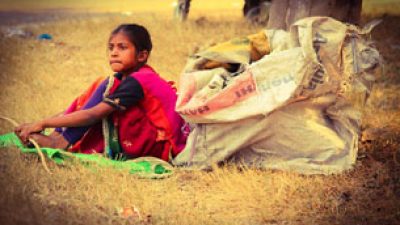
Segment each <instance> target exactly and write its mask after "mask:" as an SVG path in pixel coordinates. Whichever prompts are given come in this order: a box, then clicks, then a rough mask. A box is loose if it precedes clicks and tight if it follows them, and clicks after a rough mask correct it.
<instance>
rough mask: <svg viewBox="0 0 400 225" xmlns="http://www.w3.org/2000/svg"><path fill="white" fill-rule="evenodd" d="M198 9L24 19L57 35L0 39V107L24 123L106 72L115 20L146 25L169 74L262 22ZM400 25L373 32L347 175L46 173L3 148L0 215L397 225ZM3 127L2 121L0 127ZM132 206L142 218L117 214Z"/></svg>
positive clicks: (40, 219) (44, 220) (155, 62)
mask: <svg viewBox="0 0 400 225" xmlns="http://www.w3.org/2000/svg"><path fill="white" fill-rule="evenodd" d="M226 15H230V16H229V17H226ZM202 16H204V15H203V14H202V13H200V12H198V13H194V14H193V15H192V16H191V19H190V20H189V21H188V22H187V23H185V24H181V25H178V24H176V23H175V22H174V21H172V19H171V18H170V14H169V12H168V13H166V12H165V13H163V12H157V13H134V14H133V15H131V16H124V15H119V14H109V15H97V16H91V17H87V16H86V17H79V16H78V17H75V18H71V17H65V18H64V17H60V18H59V19H57V20H56V21H52V22H45V23H29V24H24V25H21V27H22V28H23V29H26V30H30V31H32V32H33V33H34V34H40V33H51V34H52V35H53V37H54V40H53V41H38V40H35V39H33V38H28V39H22V38H1V39H0V49H1V50H2V51H1V55H0V79H1V88H0V96H1V107H0V115H3V116H8V117H12V118H14V119H16V120H17V121H19V122H28V121H32V120H37V119H40V118H42V117H45V116H49V115H52V114H55V113H58V112H60V111H61V110H63V109H64V108H65V107H66V106H67V105H68V103H69V102H70V101H71V100H72V99H73V98H74V97H75V96H76V95H77V93H80V91H82V90H83V89H84V88H85V87H86V86H87V85H88V84H89V83H91V81H93V80H94V79H95V78H96V77H98V76H106V75H108V74H110V73H111V71H110V69H109V68H108V65H107V60H106V54H105V49H106V41H107V39H108V34H109V32H110V31H111V30H112V28H114V27H115V26H117V25H118V24H120V23H126V22H136V23H140V24H143V25H145V26H146V27H148V28H149V30H150V32H151V34H152V37H153V41H154V52H153V53H152V56H151V60H150V64H151V65H152V66H154V67H155V68H156V70H157V71H158V72H160V73H161V74H162V75H163V76H164V77H166V78H167V79H172V80H177V79H178V76H179V73H180V71H181V70H182V68H183V66H184V64H185V60H186V58H187V56H189V55H190V54H191V53H192V52H193V51H194V50H195V49H196V48H199V47H202V46H204V45H207V44H210V43H213V42H219V41H223V40H227V39H230V38H232V37H236V36H243V35H247V34H250V33H253V32H255V31H258V30H259V29H261V27H254V26H250V25H248V24H246V23H245V22H244V21H242V18H241V15H240V13H236V11H228V12H225V13H224V14H223V15H220V14H212V15H209V14H208V15H206V17H205V18H204V17H202ZM399 30H400V18H398V17H387V18H386V19H385V20H384V23H383V24H382V25H381V26H380V27H379V28H378V29H377V30H376V31H375V32H374V34H373V36H374V38H375V39H376V40H377V41H378V43H377V44H378V46H379V49H380V50H381V52H382V53H383V55H384V58H385V60H386V66H385V68H386V69H385V71H386V72H385V73H384V74H383V75H382V76H381V77H379V79H378V81H377V83H376V86H375V89H374V91H373V92H372V94H371V98H370V101H369V102H368V105H367V107H366V108H365V116H364V123H363V127H364V128H365V129H370V131H371V135H372V136H373V138H371V139H369V140H366V141H364V142H361V141H360V144H361V148H360V154H359V155H360V157H359V160H358V161H357V163H356V165H355V168H354V169H353V170H352V171H349V172H347V173H344V174H341V175H334V176H304V175H298V174H295V173H284V172H279V171H269V170H268V171H260V170H254V169H249V168H237V167H232V166H226V167H222V168H215V169H214V170H213V171H212V172H201V171H192V172H189V171H177V172H176V174H175V175H174V176H172V177H170V178H168V179H164V180H145V179H139V178H136V177H134V176H132V175H128V174H127V173H124V172H116V171H112V170H109V169H103V168H95V169H87V168H85V167H84V166H82V165H78V164H72V165H71V166H56V165H54V164H52V163H50V169H51V170H52V171H53V172H54V174H53V175H51V176H50V175H48V174H47V173H46V172H45V170H44V169H43V168H42V166H41V164H40V163H39V162H38V157H36V156H32V155H22V154H21V153H19V152H18V150H16V149H13V148H10V149H1V151H0V190H1V194H0V223H1V224H396V223H397V224H399V223H400V166H399V164H396V162H395V157H394V156H395V155H396V152H397V155H398V159H400V150H399V148H400V140H399V136H400V135H399V131H400V119H399V118H400V110H399V97H400V96H399V95H400V94H399V92H398V90H397V89H398V88H399V86H400V79H399V76H400V72H399V69H400V64H399V61H398V57H399V56H400V50H399V46H398V40H400V35H399ZM374 129H375V130H376V131H377V132H378V134H374V133H373V132H372V131H375V130H374ZM11 130H12V127H11V125H9V124H8V123H6V122H3V121H0V133H5V132H9V131H11ZM133 206H134V207H136V208H137V209H139V212H140V215H141V218H136V217H135V218H130V219H126V218H123V217H122V216H121V215H120V214H119V213H118V211H119V209H120V208H123V207H133Z"/></svg>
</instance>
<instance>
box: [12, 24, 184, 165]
mask: <svg viewBox="0 0 400 225" xmlns="http://www.w3.org/2000/svg"><path fill="white" fill-rule="evenodd" d="M151 49H152V43H151V38H150V35H149V33H148V31H147V30H146V28H144V27H143V26H140V25H137V24H123V25H120V26H119V27H117V28H116V29H115V30H114V31H113V32H112V33H111V35H110V38H109V43H108V56H109V63H110V66H111V69H112V70H113V71H114V72H116V73H115V75H114V76H113V77H110V78H108V79H106V80H104V81H102V82H97V83H100V84H99V85H97V84H95V85H94V86H92V87H91V88H90V89H89V90H92V91H89V92H88V93H86V96H89V98H87V99H88V100H84V101H83V103H82V101H81V100H82V99H80V98H78V99H76V100H75V101H74V102H73V103H72V105H71V106H70V107H69V108H68V110H67V111H66V112H65V113H64V115H62V116H59V117H52V118H46V119H44V120H42V121H38V122H35V123H31V124H23V125H21V126H19V127H17V128H16V129H15V132H16V134H17V135H18V136H19V137H20V139H21V140H22V141H23V142H24V143H25V144H26V143H27V142H28V138H29V137H31V138H33V139H35V140H37V141H38V143H39V145H41V146H43V147H52V148H64V149H66V148H69V149H70V150H71V151H79V152H83V153H93V152H97V153H100V152H104V153H105V154H106V155H107V156H109V157H112V158H115V157H118V158H120V157H124V158H127V159H129V158H136V157H140V156H154V157H158V158H161V159H163V160H166V161H168V160H169V159H170V156H173V157H174V156H175V155H177V154H178V153H179V152H180V151H181V150H182V149H183V147H184V145H185V142H186V135H184V133H183V131H182V129H181V128H182V127H183V125H184V121H183V120H182V118H181V117H180V116H179V115H178V114H177V113H176V112H175V102H176V98H177V96H176V93H175V91H174V89H173V88H172V87H171V85H170V84H169V83H168V82H166V81H165V80H163V79H162V78H161V77H160V76H159V75H158V74H157V73H156V72H155V71H154V70H153V69H152V68H151V67H150V66H149V65H147V64H146V62H147V59H148V57H149V54H150V52H151ZM93 90H94V91H93ZM82 105H83V106H82ZM52 127H55V128H56V130H55V132H54V133H53V134H52V135H50V136H45V135H42V134H38V132H41V131H43V130H44V129H45V128H52Z"/></svg>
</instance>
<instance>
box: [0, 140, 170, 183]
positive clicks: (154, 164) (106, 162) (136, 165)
mask: <svg viewBox="0 0 400 225" xmlns="http://www.w3.org/2000/svg"><path fill="white" fill-rule="evenodd" d="M7 147H17V148H18V149H19V150H21V152H23V153H31V154H38V150H37V149H35V148H27V147H25V146H24V145H23V144H22V143H21V141H20V140H19V138H18V137H17V136H16V134H15V133H7V134H4V135H0V148H2V149H6V148H7ZM41 151H42V153H43V154H44V155H45V156H47V157H48V158H49V159H51V160H53V161H54V162H55V163H57V164H64V163H67V162H68V161H70V160H68V159H74V158H75V159H78V161H79V162H80V163H82V164H84V165H88V166H90V165H93V164H95V165H98V166H102V167H103V166H104V167H111V168H115V169H123V170H127V171H129V173H130V174H135V175H138V176H139V177H143V178H164V177H168V176H170V175H171V174H172V173H173V167H172V166H171V165H170V164H168V163H167V162H165V161H163V160H161V159H158V158H154V157H141V158H137V159H134V160H127V161H118V160H112V159H109V158H105V157H104V156H100V155H95V154H93V155H91V154H82V153H70V152H66V151H64V150H62V149H54V148H41Z"/></svg>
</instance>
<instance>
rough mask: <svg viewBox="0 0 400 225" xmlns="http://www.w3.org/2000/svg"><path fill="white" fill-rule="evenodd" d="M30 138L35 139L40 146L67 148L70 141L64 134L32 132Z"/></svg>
mask: <svg viewBox="0 0 400 225" xmlns="http://www.w3.org/2000/svg"><path fill="white" fill-rule="evenodd" d="M30 138H32V139H33V140H35V141H36V142H37V143H38V144H39V146H40V147H48V148H59V149H66V148H67V147H68V146H69V143H68V141H67V140H65V139H64V137H63V136H62V135H51V136H46V135H43V134H31V135H30Z"/></svg>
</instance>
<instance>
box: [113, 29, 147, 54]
mask: <svg viewBox="0 0 400 225" xmlns="http://www.w3.org/2000/svg"><path fill="white" fill-rule="evenodd" d="M119 32H123V33H124V34H125V35H126V36H128V38H129V40H130V41H131V42H132V44H134V45H135V47H136V50H137V51H138V52H140V51H143V50H147V51H148V52H149V53H150V52H151V49H152V47H153V44H152V43H151V38H150V34H149V32H148V31H147V29H146V28H145V27H143V26H141V25H138V24H121V25H119V26H118V27H117V28H115V30H113V32H112V33H111V36H113V35H115V34H117V33H119Z"/></svg>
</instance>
